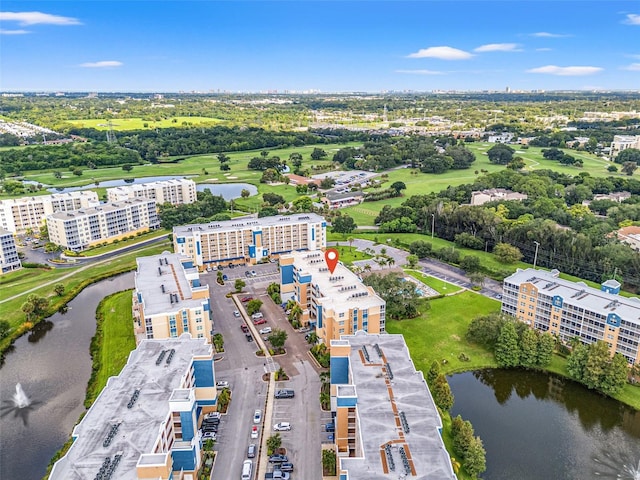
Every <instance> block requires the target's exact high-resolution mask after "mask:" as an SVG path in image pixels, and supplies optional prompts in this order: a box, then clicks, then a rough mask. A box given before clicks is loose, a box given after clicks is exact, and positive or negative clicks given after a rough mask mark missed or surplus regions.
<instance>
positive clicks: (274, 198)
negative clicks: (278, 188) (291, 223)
mask: <svg viewBox="0 0 640 480" xmlns="http://www.w3.org/2000/svg"><path fill="white" fill-rule="evenodd" d="M262 199H263V200H264V201H265V202H266V203H268V204H269V205H272V206H275V205H284V204H285V203H286V200H285V199H284V197H283V196H282V195H278V194H277V193H269V192H267V193H263V194H262Z"/></svg>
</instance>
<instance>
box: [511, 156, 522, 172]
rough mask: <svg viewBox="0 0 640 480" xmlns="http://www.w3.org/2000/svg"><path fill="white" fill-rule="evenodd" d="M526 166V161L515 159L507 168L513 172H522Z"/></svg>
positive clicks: (520, 158) (519, 158)
mask: <svg viewBox="0 0 640 480" xmlns="http://www.w3.org/2000/svg"><path fill="white" fill-rule="evenodd" d="M525 166H526V163H525V162H524V159H523V158H522V157H515V158H514V159H513V160H511V161H510V162H509V163H507V168H509V169H511V170H522V169H523V168H524V167H525Z"/></svg>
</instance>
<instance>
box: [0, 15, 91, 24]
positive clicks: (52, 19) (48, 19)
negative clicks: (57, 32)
mask: <svg viewBox="0 0 640 480" xmlns="http://www.w3.org/2000/svg"><path fill="white" fill-rule="evenodd" d="M0 21H6V22H18V23H19V24H20V25H23V26H24V25H38V24H46V25H82V23H81V22H80V20H78V19H77V18H73V17H62V16H60V15H51V14H50V13H42V12H0Z"/></svg>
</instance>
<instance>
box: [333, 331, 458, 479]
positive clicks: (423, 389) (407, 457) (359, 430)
mask: <svg viewBox="0 0 640 480" xmlns="http://www.w3.org/2000/svg"><path fill="white" fill-rule="evenodd" d="M330 378H331V383H330V386H331V413H332V416H333V425H334V428H335V433H334V442H335V447H334V448H335V451H336V455H337V460H338V465H337V474H338V477H337V478H338V479H339V480H370V479H376V480H384V479H389V480H397V479H399V478H416V479H425V480H426V479H438V480H453V479H455V478H456V475H455V473H454V471H453V467H452V465H451V461H450V459H449V454H448V452H447V450H446V448H445V446H444V442H443V441H442V437H441V432H442V420H441V418H440V415H439V414H438V410H437V408H436V405H435V403H434V401H433V398H432V397H431V393H430V392H429V388H428V387H427V383H426V381H425V379H424V376H423V374H422V372H420V371H418V370H416V368H415V366H414V364H413V362H412V361H411V357H410V356H409V350H408V348H407V345H406V344H405V342H404V337H403V336H402V335H388V334H385V335H372V334H365V333H364V332H358V333H356V334H355V335H351V336H342V337H341V338H340V339H339V340H332V341H331V377H330Z"/></svg>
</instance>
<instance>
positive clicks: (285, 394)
mask: <svg viewBox="0 0 640 480" xmlns="http://www.w3.org/2000/svg"><path fill="white" fill-rule="evenodd" d="M294 396H295V392H294V391H293V390H291V389H288V388H283V389H282V390H277V391H276V393H275V394H274V397H275V398H293V397H294Z"/></svg>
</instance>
